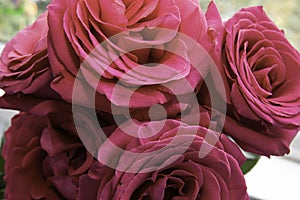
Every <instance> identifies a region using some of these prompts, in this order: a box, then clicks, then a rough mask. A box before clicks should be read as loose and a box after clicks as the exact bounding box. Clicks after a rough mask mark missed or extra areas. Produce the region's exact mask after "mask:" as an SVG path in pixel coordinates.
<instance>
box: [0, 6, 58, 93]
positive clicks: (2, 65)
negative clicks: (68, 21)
mask: <svg viewBox="0 0 300 200" xmlns="http://www.w3.org/2000/svg"><path fill="white" fill-rule="evenodd" d="M47 16H48V13H47V12H45V13H43V14H42V15H41V16H40V17H39V18H38V19H37V20H36V21H35V22H34V23H33V24H32V25H30V26H28V27H27V28H25V29H23V30H21V31H20V32H19V33H18V34H17V35H16V36H14V37H13V39H12V40H11V41H9V42H8V43H7V44H6V46H5V48H4V49H3V51H2V54H1V57H0V88H2V89H3V90H5V92H6V93H8V94H15V93H24V94H36V95H39V96H46V97H49V98H53V97H55V93H54V91H51V88H50V86H49V83H50V81H51V80H52V73H51V70H50V64H49V61H48V53H47V35H48V23H47Z"/></svg>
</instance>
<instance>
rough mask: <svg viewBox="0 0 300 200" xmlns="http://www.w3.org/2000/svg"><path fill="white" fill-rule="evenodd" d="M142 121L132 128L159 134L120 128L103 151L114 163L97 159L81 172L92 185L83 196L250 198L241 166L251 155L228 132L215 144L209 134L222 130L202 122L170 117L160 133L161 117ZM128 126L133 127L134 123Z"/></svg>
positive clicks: (84, 181) (83, 180)
mask: <svg viewBox="0 0 300 200" xmlns="http://www.w3.org/2000/svg"><path fill="white" fill-rule="evenodd" d="M136 123H137V125H138V126H139V127H140V129H139V131H137V132H136V131H133V132H132V133H131V134H134V135H136V136H139V137H144V136H147V135H148V136H149V135H150V136H151V135H152V134H155V135H154V136H151V137H149V138H137V137H132V136H130V135H128V133H127V132H126V133H125V132H124V131H123V130H122V129H121V128H117V129H116V130H115V131H114V132H113V133H112V135H111V136H110V137H109V139H108V140H107V141H106V142H104V144H103V145H102V146H101V147H100V149H99V153H98V158H99V160H100V162H102V163H103V164H106V165H109V166H111V167H112V168H110V167H108V166H105V165H103V164H100V163H94V165H93V166H92V167H91V168H90V170H89V173H88V174H86V175H84V176H82V177H81V178H80V182H81V183H82V185H85V184H88V185H90V186H91V188H88V187H84V188H82V189H81V190H80V191H81V192H80V195H79V196H80V199H85V198H86V197H89V198H90V199H191V200H192V199H212V200H214V199H230V200H234V199H237V200H241V199H249V197H248V195H247V192H246V185H245V181H244V177H243V174H242V172H241V170H240V167H239V166H240V165H241V163H242V162H243V161H244V159H245V158H244V156H243V155H242V154H241V152H240V150H239V148H238V147H237V146H236V145H235V144H234V143H232V142H231V141H230V140H229V139H228V138H227V137H226V136H225V135H221V136H220V138H219V140H218V141H217V143H216V144H215V145H211V144H210V143H209V142H208V141H206V140H205V139H204V138H205V137H206V136H207V135H210V139H212V138H218V134H216V133H215V132H214V131H211V130H208V129H207V128H205V127H202V126H188V125H186V124H184V123H181V122H179V121H176V120H166V121H165V124H164V126H163V128H162V129H161V131H159V132H158V133H157V132H156V131H155V130H156V128H157V125H158V124H159V123H160V122H158V121H156V122H145V123H138V122H136ZM124 128H125V129H126V130H128V131H130V130H132V129H131V128H132V124H127V125H125V126H123V129H124ZM142 130H144V131H142ZM178 132H180V133H178ZM156 133H157V134H156ZM111 144H114V145H116V146H117V147H119V148H121V149H123V150H118V149H116V148H114V147H113V146H112V145H111ZM205 147H207V148H209V149H210V151H208V152H206V153H204V152H205V151H203V148H204V149H205ZM162 149H163V150H162ZM201 150H202V153H204V154H202V157H199V152H200V153H201ZM130 153H136V154H137V156H134V155H131V154H130ZM151 153H153V154H151Z"/></svg>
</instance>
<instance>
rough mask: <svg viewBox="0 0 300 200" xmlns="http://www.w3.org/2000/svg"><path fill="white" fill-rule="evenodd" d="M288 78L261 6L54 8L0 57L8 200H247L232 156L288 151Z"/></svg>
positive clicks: (55, 0)
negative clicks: (225, 9)
mask: <svg viewBox="0 0 300 200" xmlns="http://www.w3.org/2000/svg"><path fill="white" fill-rule="evenodd" d="M165 30H168V31H165ZM115 35H118V36H119V37H117V38H115V39H114V36H115ZM185 38H188V39H187V40H186V39H185ZM191 41H192V42H191ZM196 47H198V48H199V49H202V50H201V51H194V49H195V48H196ZM200 47H201V48H200ZM299 77H300V54H299V53H298V52H297V51H296V50H295V48H293V47H292V45H291V44H290V43H289V42H288V40H287V39H286V38H285V35H284V33H283V31H281V30H280V29H278V28H277V27H276V25H275V24H274V23H273V22H272V21H271V20H270V19H269V18H268V16H267V15H266V13H265V12H264V11H263V8H262V7H259V6H257V7H249V8H243V9H241V10H240V11H238V12H237V13H236V14H234V15H233V17H231V18H230V19H229V20H227V21H225V22H223V21H222V19H221V17H220V14H219V11H218V9H217V7H216V5H215V3H214V2H213V1H212V2H211V3H210V5H209V6H208V8H207V10H206V12H204V11H203V10H202V9H201V7H200V5H199V2H198V1H197V0H148V1H142V0H137V1H132V0H114V1H111V0H52V2H50V4H49V6H48V9H47V11H46V12H45V13H43V14H42V15H41V16H40V17H39V18H38V19H37V20H36V21H35V22H34V23H33V24H32V25H31V26H29V27H27V28H25V29H24V30H21V31H20V32H19V33H18V34H17V35H16V36H15V37H14V38H13V39H12V40H11V41H9V42H8V43H7V44H6V47H5V48H4V50H3V52H2V55H1V59H0V87H1V88H2V89H3V90H4V91H5V95H4V96H2V97H1V98H0V107H1V108H7V109H15V110H19V111H20V113H19V114H18V115H16V116H15V117H14V118H13V119H12V124H11V126H10V128H9V129H8V130H7V131H6V133H5V144H4V147H3V151H2V155H3V157H4V159H5V177H4V179H5V182H6V189H5V198H6V199H12V200H18V199H20V200H21V199H22V200H25V199H51V200H55V199H91V200H92V199H103V200H106V199H107V200H108V199H155V200H158V199H229V200H235V199H236V200H241V199H249V197H248V194H247V188H246V183H245V180H244V175H243V173H242V171H241V169H240V166H241V165H242V164H243V162H244V161H245V160H246V158H245V156H244V155H243V153H242V152H241V149H243V150H245V151H248V152H252V153H255V154H258V155H264V156H271V155H285V154H287V153H289V145H290V143H291V141H292V139H293V138H294V137H295V135H296V134H297V131H298V130H299V127H300V92H299V91H300V79H299ZM74 93H76V94H74ZM195 99H196V101H195ZM91 113H92V114H91ZM95 119H96V120H95ZM151 152H154V153H153V154H151Z"/></svg>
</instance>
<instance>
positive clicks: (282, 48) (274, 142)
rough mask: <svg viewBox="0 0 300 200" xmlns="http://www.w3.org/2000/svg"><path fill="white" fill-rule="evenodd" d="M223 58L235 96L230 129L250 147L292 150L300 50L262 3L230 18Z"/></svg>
mask: <svg viewBox="0 0 300 200" xmlns="http://www.w3.org/2000/svg"><path fill="white" fill-rule="evenodd" d="M221 35H222V34H221ZM223 63H224V69H225V74H226V76H227V80H228V83H229V85H230V97H231V102H230V104H231V105H230V106H229V111H228V116H227V120H226V121H227V122H226V123H225V126H224V132H225V133H228V134H229V135H231V136H232V137H233V138H234V139H236V141H237V142H238V143H239V144H240V145H241V146H242V147H243V148H244V149H246V150H248V151H252V152H255V153H258V154H262V155H270V154H275V155H284V154H285V153H288V152H289V144H290V142H291V140H292V139H293V138H294V136H295V135H296V133H297V130H299V127H300V93H299V90H300V80H299V76H300V54H299V52H298V51H297V50H296V49H295V48H293V46H292V45H291V44H290V43H289V42H288V40H287V39H286V38H285V35H284V33H283V31H281V30H279V29H278V28H277V27H276V25H275V24H274V23H273V22H272V21H271V20H270V19H269V18H268V17H267V15H266V13H265V12H264V11H263V8H262V7H249V8H244V9H241V10H240V11H238V12H237V13H236V14H235V15H234V16H233V17H232V18H231V19H229V20H228V21H227V22H226V23H225V33H224V41H223Z"/></svg>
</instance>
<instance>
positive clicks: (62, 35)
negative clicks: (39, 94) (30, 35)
mask: <svg viewBox="0 0 300 200" xmlns="http://www.w3.org/2000/svg"><path fill="white" fill-rule="evenodd" d="M48 8H49V18H48V21H49V27H50V28H49V40H48V45H49V60H50V63H51V66H52V70H53V73H54V75H55V80H54V81H53V82H52V88H54V90H55V91H57V92H58V93H59V94H60V95H61V97H62V98H63V99H64V100H66V101H68V102H72V100H73V103H74V102H75V103H78V104H83V105H88V104H89V103H88V102H89V99H86V98H85V97H90V96H91V95H93V94H95V92H96V108H97V109H98V110H102V111H107V112H111V110H110V107H111V105H110V103H112V104H113V105H116V106H118V107H130V108H133V109H145V108H148V107H150V106H152V105H154V104H157V103H159V104H167V103H168V102H170V101H172V99H173V98H174V95H184V94H185V93H191V92H194V89H195V88H196V87H197V86H198V85H199V84H200V83H201V81H202V78H203V77H205V75H206V73H207V71H208V67H207V65H205V64H203V63H205V62H204V59H205V58H206V54H205V53H204V52H203V55H200V54H199V55H197V59H196V60H198V61H197V65H199V66H192V65H191V63H190V60H191V59H194V60H195V58H191V57H193V55H191V54H192V53H191V52H192V51H193V48H194V47H195V44H194V46H193V45H192V44H190V43H186V41H185V40H183V39H182V38H181V37H180V36H178V34H179V33H182V34H184V35H186V36H187V37H189V38H191V40H193V41H194V43H197V44H198V43H200V44H202V43H203V45H205V47H206V46H209V45H207V43H208V42H207V41H206V38H207V24H206V19H205V16H204V14H203V13H202V11H201V9H200V7H199V2H198V1H196V0H186V1H179V0H175V1H173V0H165V1H158V0H154V1H141V0H138V1H131V0H123V1H121V0H118V1H113V2H107V1H104V0H97V1H88V0H82V1H77V0H71V1H58V0H54V1H52V2H51V3H50V5H49V7H48ZM114 36H115V38H114ZM127 50H128V51H127ZM170 50H172V51H174V52H176V54H178V55H176V54H175V53H174V52H173V53H172V52H170ZM194 57H195V56H194ZM142 65H144V66H142ZM196 67H198V68H201V74H199V73H198V72H197V70H196ZM77 76H78V77H77ZM75 81H78V82H79V84H78V85H76V86H75V87H76V88H74V90H76V92H77V94H78V98H74V99H72V94H73V93H72V89H73V87H74V83H75ZM184 81H187V83H188V85H189V86H188V87H186V85H184V84H185V83H184ZM116 88H117V90H116ZM114 89H115V91H114ZM93 90H94V91H93ZM172 90H174V91H172ZM131 93H133V94H132V95H129V97H128V96H126V95H127V94H131ZM141 99H142V101H141ZM172 105H174V104H172ZM92 106H94V105H92ZM174 109H177V110H179V109H180V105H179V104H178V105H177V107H176V108H174Z"/></svg>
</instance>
